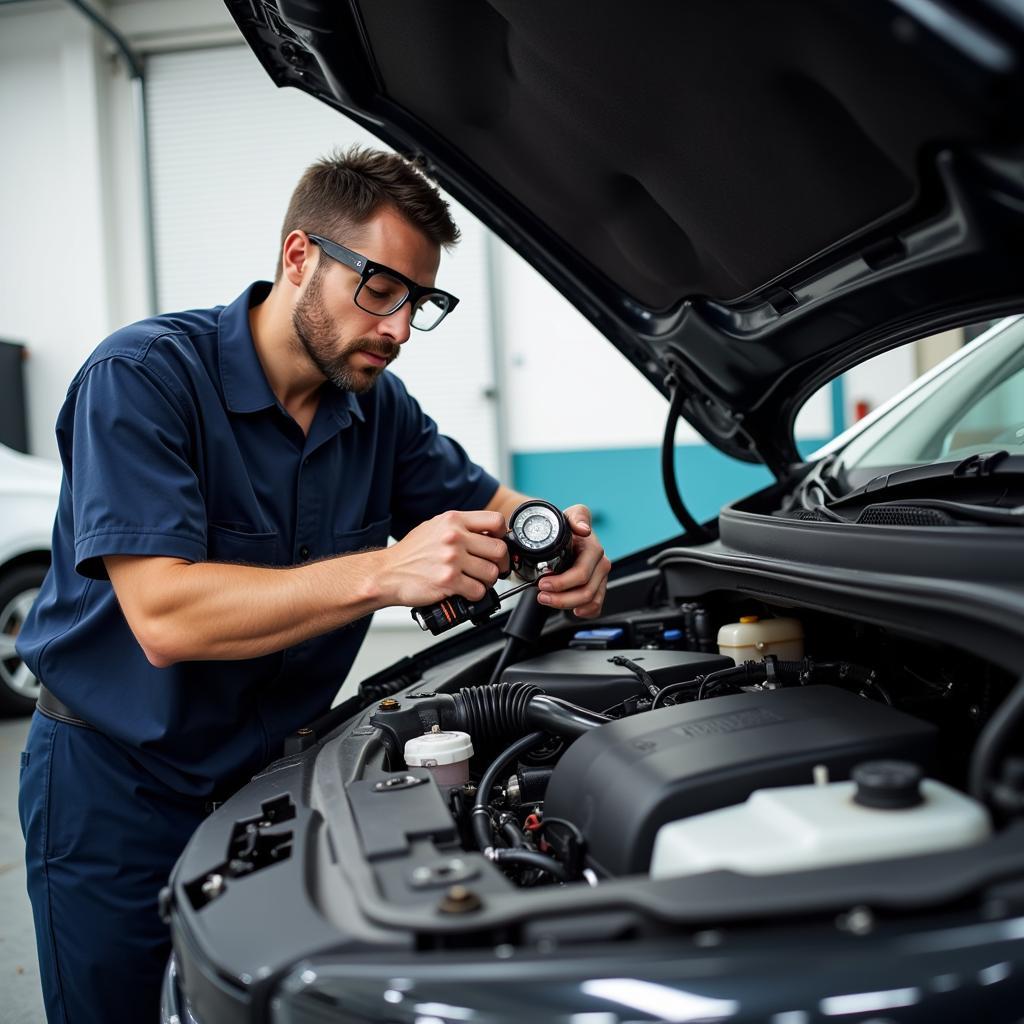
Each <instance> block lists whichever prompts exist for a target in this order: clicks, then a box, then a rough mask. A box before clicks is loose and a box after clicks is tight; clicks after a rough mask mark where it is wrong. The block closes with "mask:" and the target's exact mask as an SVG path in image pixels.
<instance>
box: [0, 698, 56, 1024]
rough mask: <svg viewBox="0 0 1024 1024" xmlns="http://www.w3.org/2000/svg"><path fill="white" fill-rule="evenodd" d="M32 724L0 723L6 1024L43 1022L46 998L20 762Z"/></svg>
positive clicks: (0, 948) (0, 1003)
mask: <svg viewBox="0 0 1024 1024" xmlns="http://www.w3.org/2000/svg"><path fill="white" fill-rule="evenodd" d="M28 723H29V720H28V719H27V718H26V719H16V720H14V721H11V720H8V719H0V1007H3V1011H2V1016H3V1019H4V1021H5V1024H43V1022H44V1021H45V1019H46V1018H45V1016H44V1015H43V996H42V993H41V991H40V989H39V964H38V961H37V960H36V939H35V932H34V931H33V929H32V908H31V907H30V906H29V902H28V895H27V894H26V892H25V844H24V843H23V842H22V838H21V826H20V825H19V824H18V763H19V754H20V753H21V751H22V748H23V747H24V745H25V735H26V734H27V733H28Z"/></svg>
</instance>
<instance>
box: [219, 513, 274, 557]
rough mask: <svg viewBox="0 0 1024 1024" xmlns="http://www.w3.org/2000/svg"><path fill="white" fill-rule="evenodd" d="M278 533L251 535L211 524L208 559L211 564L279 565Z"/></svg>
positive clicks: (232, 528)
mask: <svg viewBox="0 0 1024 1024" xmlns="http://www.w3.org/2000/svg"><path fill="white" fill-rule="evenodd" d="M277 539H278V538H277V534H276V533H249V532H248V531H246V530H239V529H236V528H235V527H233V526H221V525H220V524H219V523H209V524H208V526H207V530H206V557H207V558H208V559H209V560H210V561H211V562H241V563H243V564H248V565H278V564H280V559H279V558H277V557H276V556H277Z"/></svg>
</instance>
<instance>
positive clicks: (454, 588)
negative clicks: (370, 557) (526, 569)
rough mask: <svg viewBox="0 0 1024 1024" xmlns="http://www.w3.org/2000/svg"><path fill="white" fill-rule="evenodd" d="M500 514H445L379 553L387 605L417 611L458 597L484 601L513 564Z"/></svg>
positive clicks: (412, 531) (383, 593)
mask: <svg viewBox="0 0 1024 1024" xmlns="http://www.w3.org/2000/svg"><path fill="white" fill-rule="evenodd" d="M504 534H505V517H504V516H503V515H502V514H501V513H500V512H493V511H492V512H488V511H480V512H445V513H443V514H442V515H439V516H435V517H434V518H433V519H429V520H427V522H425V523H422V524H420V525H419V526H417V527H416V529H414V530H410V531H409V533H407V534H406V535H405V537H403V538H402V540H400V541H399V542H398V543H397V544H394V545H392V546H391V547H389V548H387V549H385V550H383V551H381V552H379V553H378V554H379V556H380V558H381V561H382V567H381V572H380V576H379V577H378V582H379V585H380V588H381V592H382V597H383V599H384V603H385V604H397V605H405V606H406V607H409V608H416V607H419V606H421V605H425V604H435V603H436V602H437V601H440V600H442V599H443V598H446V597H452V596H453V595H455V594H458V595H460V596H461V597H465V598H467V599H468V600H470V601H479V600H480V598H482V597H483V596H484V592H485V590H486V588H487V587H491V586H493V585H494V582H495V580H497V579H498V574H499V572H500V571H502V570H504V569H505V568H506V567H507V565H508V548H507V547H506V546H505V542H504V541H503V540H501V538H502V537H503V536H504Z"/></svg>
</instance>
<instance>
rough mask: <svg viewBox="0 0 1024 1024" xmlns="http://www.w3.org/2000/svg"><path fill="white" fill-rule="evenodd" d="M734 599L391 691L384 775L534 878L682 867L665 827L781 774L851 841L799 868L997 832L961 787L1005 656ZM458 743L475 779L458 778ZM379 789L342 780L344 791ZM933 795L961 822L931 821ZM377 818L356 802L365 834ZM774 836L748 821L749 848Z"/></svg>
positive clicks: (463, 839)
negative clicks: (454, 680)
mask: <svg viewBox="0 0 1024 1024" xmlns="http://www.w3.org/2000/svg"><path fill="white" fill-rule="evenodd" d="M734 604H735V602H732V601H730V600H729V599H728V597H727V596H726V595H721V596H718V597H716V596H714V595H712V596H711V598H710V599H709V600H708V601H706V602H700V603H697V602H687V603H684V604H683V605H682V606H676V607H673V606H665V607H664V608H661V609H648V610H646V611H645V612H644V613H643V614H641V615H636V616H626V617H623V618H621V619H620V620H619V621H617V622H615V623H613V624H607V625H602V627H601V628H597V629H577V630H575V631H573V632H572V633H571V634H570V635H569V636H568V639H567V642H563V643H562V644H558V643H557V641H556V640H555V638H556V636H557V637H559V638H560V639H563V640H564V634H561V635H560V634H557V633H556V634H554V635H552V636H551V637H550V638H546V644H547V645H548V646H550V649H549V650H547V651H545V652H544V653H540V654H534V655H533V656H531V657H527V658H524V659H523V660H521V661H516V662H514V663H512V664H510V665H507V666H506V667H504V668H503V669H502V671H501V674H500V678H499V679H498V680H497V681H496V682H493V683H487V684H482V685H472V686H459V687H458V688H457V689H448V688H447V687H438V688H437V689H436V690H423V689H422V688H419V689H417V690H414V691H412V692H407V693H405V694H399V695H396V696H393V697H383V698H382V699H381V700H379V701H378V703H377V705H376V707H375V708H374V709H373V710H372V713H371V714H370V715H369V719H368V725H369V727H370V729H372V730H373V731H374V732H375V733H376V734H377V735H378V736H379V737H380V739H381V741H382V749H381V762H380V768H381V769H382V771H383V772H390V773H392V774H391V775H390V776H389V777H388V778H387V779H384V780H383V782H384V785H392V786H395V787H410V790H411V791H415V790H416V789H418V788H420V787H422V788H420V791H421V792H426V791H427V789H428V787H429V790H430V792H431V794H432V795H433V794H434V791H435V789H436V793H437V795H439V796H440V797H441V800H440V805H441V806H442V807H443V808H444V811H443V814H441V815H440V816H442V817H443V818H444V819H445V823H446V825H447V826H448V830H449V832H450V833H451V836H452V843H453V845H454V847H456V850H455V851H454V852H455V860H459V859H460V857H461V855H463V854H466V853H473V852H478V853H482V854H483V855H484V856H485V857H486V858H487V859H488V861H490V862H491V863H493V864H495V865H497V866H499V867H500V868H501V870H502V873H503V874H504V876H505V877H506V878H507V879H508V881H509V882H510V883H511V884H512V885H515V886H517V887H521V888H535V887H539V886H540V887H544V886H550V885H552V884H565V883H572V882H583V883H584V884H589V885H591V886H597V885H600V884H601V883H602V882H603V881H604V880H607V879H611V878H621V877H625V876H635V875H652V876H653V877H669V876H675V875H678V874H681V873H683V872H684V870H685V871H689V870H690V869H688V868H685V866H684V865H675V866H672V865H671V864H670V862H671V860H672V856H671V855H670V854H669V853H668V852H667V851H668V849H669V846H668V845H666V844H671V843H672V842H673V841H672V840H671V838H670V836H669V833H670V832H672V830H673V829H674V830H675V832H676V833H679V832H680V825H682V824H683V823H685V822H686V821H687V820H690V821H691V822H693V823H696V824H698V825H702V826H704V827H706V826H707V824H708V823H707V821H706V820H705V819H707V818H708V816H714V815H715V814H716V813H719V812H721V811H722V810H723V809H726V808H733V809H734V810H735V809H737V808H742V807H743V806H744V805H745V804H746V802H747V801H748V800H749V799H750V798H751V797H752V796H753V795H755V794H758V793H759V792H761V791H767V790H769V789H774V788H775V787H782V788H785V789H786V790H787V791H788V792H789V794H790V797H791V799H793V800H796V801H797V804H798V805H799V804H800V803H801V801H802V802H804V803H805V804H806V805H807V806H808V807H810V806H811V804H815V802H817V803H816V806H819V812H818V813H817V815H816V817H817V820H818V821H819V822H820V821H821V820H822V818H821V814H820V806H821V802H822V800H825V801H826V804H827V806H829V808H830V809H831V810H832V811H834V812H836V813H835V814H834V815H833V817H834V818H835V819H836V820H835V821H832V822H830V823H829V824H821V826H820V828H815V829H809V828H807V827H806V822H805V826H804V827H805V834H804V840H805V842H807V843H811V844H814V843H819V844H820V845H821V846H822V847H823V848H825V847H829V846H830V845H835V844H838V845H840V846H842V845H843V844H844V842H845V843H846V851H847V852H846V855H845V856H839V858H838V860H836V859H835V857H836V855H835V854H831V855H829V856H827V857H826V856H825V854H822V859H821V860H820V861H819V860H816V859H815V858H814V857H813V856H812V857H810V858H806V857H805V858H804V859H803V860H802V861H801V866H802V867H803V868H808V867H815V866H824V865H825V864H828V863H854V862H858V861H865V860H871V859H874V858H875V857H877V858H879V859H880V858H882V857H891V856H895V855H899V854H901V853H903V852H907V853H921V852H934V851H939V850H943V849H953V848H957V847H959V846H964V845H969V844H971V843H974V842H977V841H979V840H981V839H983V838H985V837H986V836H987V835H988V834H989V824H988V823H989V821H990V818H991V814H990V812H989V810H987V809H986V808H985V807H984V806H983V804H982V803H981V802H979V801H978V800H976V799H974V798H973V797H971V796H969V795H968V792H969V790H970V783H969V777H968V776H969V762H970V755H971V751H972V748H973V746H974V741H975V739H976V737H977V735H978V733H979V731H980V730H981V728H982V727H983V725H984V724H985V722H986V721H987V720H988V719H989V717H990V716H991V714H992V711H993V709H994V708H995V707H996V706H997V705H998V703H999V702H1000V701H1001V700H1002V699H1003V698H1004V697H1005V695H1006V694H1007V692H1008V690H1009V688H1010V687H1011V686H1012V683H1013V679H1012V677H1011V676H1010V675H1009V674H1008V673H1005V672H1002V671H999V670H998V669H996V668H994V667H992V666H990V665H986V664H985V663H984V662H982V661H981V660H979V659H976V658H972V657H970V656H966V655H957V654H955V653H954V652H952V651H950V650H948V649H945V648H944V647H943V646H942V645H940V644H938V643H932V644H927V643H921V642H920V641H914V640H911V639H910V638H908V637H898V636H895V635H892V634H891V633H889V632H887V631H885V630H882V629H877V628H871V627H868V626H863V625H857V624H854V623H850V622H842V621H838V620H835V619H831V618H829V617H827V616H822V615H820V614H813V613H803V614H802V615H801V616H800V617H797V616H795V615H793V614H787V615H783V614H781V612H782V609H780V610H779V614H773V611H772V609H770V608H768V607H766V606H764V605H763V604H762V603H758V602H753V601H749V600H747V601H742V602H739V605H738V606H737V607H736V609H735V610H733V609H732V608H731V607H730V606H731V605H734ZM737 611H742V612H743V613H744V614H736V612H737ZM805 637H806V645H807V649H806V652H805V650H804V643H805ZM552 641H555V643H554V644H553V643H552ZM638 641H643V642H642V643H641V644H640V645H639V646H634V645H636V644H637V643H638ZM737 641H739V642H740V646H737V644H736V642H737ZM720 644H721V648H720V647H719V645H720ZM730 651H731V652H733V654H734V655H737V656H736V657H734V656H731V655H730V653H727V652H730ZM773 651H778V652H781V653H782V655H783V657H780V656H779V654H777V653H773ZM759 654H760V655H761V656H760V657H759V658H756V659H755V657H751V656H750V655H755V656H756V655H759ZM491 660H492V661H493V657H492V658H491ZM481 667H482V668H484V666H481ZM462 675H463V676H464V675H465V673H463V674H462ZM421 738H424V739H426V740H427V741H428V742H427V743H426V749H427V754H426V756H424V754H423V753H422V748H423V744H422V742H421ZM453 739H457V741H461V743H462V746H458V744H457V743H456V744H455V745H453ZM431 740H433V744H432V743H431V742H430V741H431ZM413 748H415V749H416V751H417V753H416V755H414V756H413V757H412V758H408V759H407V757H406V752H407V751H409V750H410V749H413ZM431 749H432V750H433V751H434V754H435V756H433V757H431V756H430V751H431ZM455 759H458V760H459V761H461V762H462V763H461V765H459V768H461V771H462V772H463V775H462V776H458V775H452V773H451V769H452V767H453V764H457V762H456V760H455ZM865 776H867V777H869V778H871V777H873V779H874V782H873V783H868V782H865V781H864V777H865ZM908 778H909V779H910V780H911V781H909V782H908ZM414 780H415V781H414ZM851 780H853V781H851ZM366 785H367V783H366V782H364V781H355V782H352V783H350V787H349V792H350V795H351V793H352V791H353V788H355V789H356V790H358V789H359V787H363V786H366ZM369 785H370V786H371V787H373V786H379V785H381V781H380V780H377V781H376V782H373V783H369ZM886 787H889V788H891V789H892V791H893V792H892V793H891V794H889V796H886V794H885V792H883V791H884V790H886ZM936 787H937V788H936ZM903 790H906V791H905V792H903ZM926 791H927V792H928V793H929V794H930V795H925V793H926ZM865 793H867V795H865ZM940 795H941V797H942V799H941V800H940V799H939V796H940ZM807 801H810V803H807ZM432 802H433V803H434V804H437V803H438V801H436V800H434V801H432ZM938 803H941V804H942V808H943V810H942V813H947V812H948V813H949V814H951V815H952V817H953V818H957V815H959V818H957V821H956V822H955V823H954V822H953V821H952V820H951V819H950V820H946V819H944V820H943V823H941V824H940V827H939V828H938V829H937V830H934V831H933V830H931V825H932V821H931V820H930V819H929V812H930V811H931V810H933V809H934V810H936V811H937V810H938V807H937V804H938ZM380 806H381V807H383V805H382V804H381V805H380ZM847 811H848V812H849V814H847V816H846V817H845V818H844V817H843V812H847ZM375 813H376V806H375V805H374V804H373V803H372V802H370V801H367V802H365V803H363V802H360V807H359V813H357V815H356V818H355V822H356V825H357V827H358V828H359V830H360V834H361V835H364V836H365V834H366V833H367V832H368V831H370V830H371V829H372V827H373V824H372V822H367V821H366V820H364V816H366V815H368V816H373V815H374V814H375ZM791 814H792V815H793V827H797V824H798V822H797V817H798V815H796V814H795V812H791ZM809 814H810V812H809V811H808V815H809ZM940 816H941V815H940ZM805 817H807V815H805ZM811 817H812V819H813V818H814V817H815V816H814V815H811ZM980 822H983V824H979V823H980ZM908 824H909V825H910V826H912V827H910V828H909V829H908V827H907V826H908ZM944 828H946V829H947V831H943V829H944ZM917 830H923V831H924V832H926V833H927V834H928V836H929V838H928V839H927V840H926V841H925V843H924V845H923V847H922V845H921V843H920V842H918V843H916V844H915V843H914V842H911V843H910V845H909V846H905V845H904V846H901V842H903V840H901V839H899V838H898V836H899V835H904V836H905V835H906V833H907V832H909V833H910V834H913V833H914V832H915V831H917ZM682 831H683V832H684V833H685V829H683V830H682ZM769 831H770V830H769ZM850 834H853V835H857V834H859V835H860V841H859V842H857V843H853V844H851V843H849V842H848V838H849V835H850ZM869 834H870V836H871V837H874V838H873V840H870V839H869V838H868V837H869ZM844 837H845V838H844ZM677 840H678V841H681V842H683V844H684V846H685V841H684V840H679V837H678V836H677ZM769 841H770V836H769V835H768V833H766V832H764V830H763V829H762V830H760V831H759V829H758V828H757V827H756V825H755V824H754V823H753V821H751V822H748V823H747V825H746V833H745V842H746V844H748V845H749V844H752V845H753V846H755V847H757V846H758V845H764V844H767V843H768V842H769ZM723 843H724V840H723ZM656 844H658V845H659V850H660V857H659V865H658V869H657V870H655V871H652V855H653V852H654V849H655V846H656ZM711 845H712V847H714V846H715V845H716V843H715V842H714V841H712V843H711ZM873 851H877V853H873ZM364 852H365V853H366V855H367V856H372V855H373V851H372V850H370V849H369V848H367V847H365V846H364ZM765 852H767V851H765ZM700 864H701V865H702V870H711V869H712V868H713V867H727V866H729V867H732V868H733V869H735V867H736V864H737V859H736V858H735V857H734V856H731V855H730V854H729V851H728V850H724V849H723V850H720V855H719V856H718V858H717V859H716V858H714V857H712V858H711V859H710V860H708V859H707V858H705V859H704V860H702V861H701V862H700ZM785 867H786V864H785V861H784V860H783V861H781V862H780V864H779V867H778V868H777V869H776V870H784V869H785ZM431 870H432V871H433V875H432V877H446V875H445V872H443V871H442V872H441V874H440V875H438V874H437V868H436V866H434V867H433V868H432V869H431ZM753 873H757V872H756V869H755V871H754V872H753ZM454 874H457V872H454ZM424 877H425V875H424ZM448 877H449V880H451V878H450V876H448ZM453 884H455V883H454V882H453Z"/></svg>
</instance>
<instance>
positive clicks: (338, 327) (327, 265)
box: [292, 209, 440, 394]
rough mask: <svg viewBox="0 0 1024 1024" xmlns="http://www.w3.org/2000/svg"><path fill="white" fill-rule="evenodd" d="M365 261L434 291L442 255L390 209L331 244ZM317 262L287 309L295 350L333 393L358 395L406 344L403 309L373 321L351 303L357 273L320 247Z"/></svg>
mask: <svg viewBox="0 0 1024 1024" xmlns="http://www.w3.org/2000/svg"><path fill="white" fill-rule="evenodd" d="M335 241H339V242H341V243H343V244H345V245H349V247H350V248H353V249H355V250H356V251H358V252H359V253H360V254H361V255H363V256H365V257H366V258H367V259H370V260H374V261H376V262H378V263H383V264H385V265H386V266H389V267H392V268H393V269H395V270H397V271H399V272H400V273H402V274H405V276H406V277H409V278H411V279H412V280H414V281H416V282H417V283H419V284H423V285H432V284H434V279H435V277H436V275H437V268H438V264H439V262H440V250H439V248H438V247H437V246H436V245H434V244H433V243H432V242H431V241H429V240H428V239H427V238H426V236H425V235H423V234H422V233H421V232H420V231H419V230H418V229H417V228H414V227H413V226H412V225H411V224H409V223H408V221H406V220H405V219H404V218H403V217H401V216H400V215H399V214H397V213H396V212H394V211H393V210H390V209H383V210H381V211H379V212H378V213H377V214H375V215H374V216H373V217H372V218H371V219H370V220H369V221H368V222H367V223H366V224H364V225H363V226H362V227H361V229H360V231H359V235H358V237H357V238H352V239H351V240H348V239H343V238H339V239H335ZM314 251H315V252H316V253H317V263H316V265H315V267H314V268H313V269H312V272H311V277H310V279H309V282H308V284H307V285H306V287H305V289H304V290H303V291H302V292H301V293H300V294H299V297H298V299H297V300H296V303H295V307H294V309H293V311H292V327H293V328H294V330H295V336H296V339H297V341H298V344H299V347H300V349H301V351H302V352H303V353H304V354H305V355H306V357H307V358H308V359H309V360H310V362H312V363H313V365H314V366H315V367H316V368H317V370H318V371H319V372H320V373H321V374H323V376H324V377H325V378H326V379H327V380H329V381H330V382H331V383H332V384H334V385H335V387H338V388H341V389H342V390H344V391H354V392H355V393H356V394H363V393H364V392H366V391H369V390H370V388H372V387H373V385H374V383H376V380H377V378H378V377H379V376H380V375H381V373H383V372H384V369H385V367H387V366H388V365H389V364H390V363H391V362H392V361H393V360H395V359H397V358H398V353H399V351H400V350H401V346H402V345H403V344H404V343H405V341H406V340H408V338H409V334H410V324H409V319H410V316H411V313H412V309H411V307H410V305H409V303H406V304H405V305H403V306H402V307H401V308H400V309H398V310H396V311H395V312H394V313H391V314H389V315H388V316H374V315H373V314H372V313H367V312H365V311H364V310H362V309H360V308H359V307H358V306H357V305H356V304H355V302H354V301H353V296H354V295H355V291H356V286H357V285H358V284H359V274H358V273H357V272H356V271H354V270H351V269H349V268H348V267H345V266H342V265H341V264H339V263H337V262H336V261H334V260H332V259H330V258H329V257H328V256H327V255H325V254H324V253H323V252H321V251H320V250H319V249H314Z"/></svg>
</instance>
